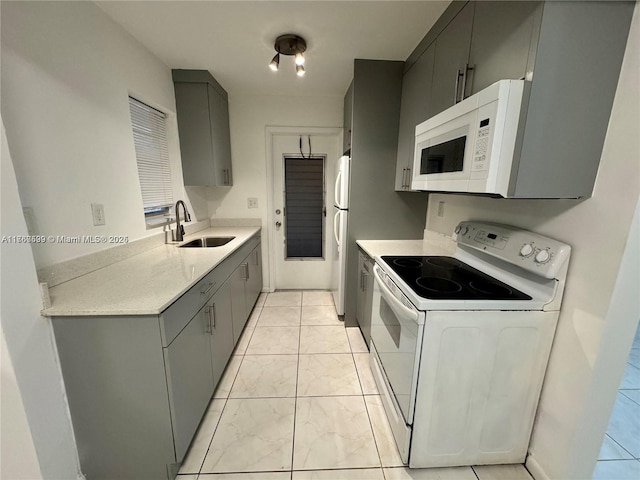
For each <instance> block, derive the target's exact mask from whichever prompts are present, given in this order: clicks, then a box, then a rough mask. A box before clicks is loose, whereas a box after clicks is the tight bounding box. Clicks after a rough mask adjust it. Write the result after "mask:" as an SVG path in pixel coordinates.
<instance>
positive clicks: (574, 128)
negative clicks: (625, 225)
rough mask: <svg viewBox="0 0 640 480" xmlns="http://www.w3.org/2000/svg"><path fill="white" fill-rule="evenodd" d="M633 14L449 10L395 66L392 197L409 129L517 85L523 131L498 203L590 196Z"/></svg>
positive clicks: (591, 5)
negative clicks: (398, 98)
mask: <svg viewBox="0 0 640 480" xmlns="http://www.w3.org/2000/svg"><path fill="white" fill-rule="evenodd" d="M634 5H635V4H634V2H631V1H619V2H610V1H593V2H536V1H522V2H504V1H486V2H485V1H483V2H467V3H464V2H452V3H451V4H450V5H449V7H448V8H447V10H446V11H445V12H444V14H443V15H442V16H441V18H440V19H438V21H437V22H436V23H435V25H434V26H433V27H432V28H431V30H430V31H429V32H427V35H426V36H425V37H424V39H423V40H422V41H421V42H420V44H419V45H418V46H417V47H416V49H415V50H414V52H413V53H412V54H411V55H410V56H409V58H408V59H407V62H406V65H405V75H404V76H405V78H404V79H403V92H402V110H401V113H400V118H401V120H400V127H399V131H398V151H397V164H396V184H395V188H396V190H408V189H409V188H407V187H406V185H407V181H406V174H407V170H406V169H408V168H410V167H411V164H410V163H409V165H407V158H408V157H412V156H413V150H414V138H413V135H410V134H409V131H410V130H413V129H414V128H415V126H416V125H417V124H419V123H421V122H422V121H424V120H427V119H428V118H430V117H432V116H434V115H436V114H438V113H440V112H441V111H442V110H444V109H446V108H447V107H450V106H452V105H454V104H455V103H456V102H458V101H460V100H461V99H463V98H464V97H468V96H470V95H473V94H474V93H477V92H478V91H480V90H482V89H484V88H486V87H487V86H489V85H491V84H492V83H495V82H496V81H498V80H502V79H521V78H524V79H526V80H527V82H526V83H525V93H524V98H523V105H522V107H523V108H522V111H521V119H520V120H521V121H520V125H522V126H523V127H522V128H521V129H520V130H519V132H518V138H517V140H516V152H515V155H514V160H513V166H512V169H513V172H512V173H511V176H510V178H511V179H512V182H511V183H512V184H511V185H510V186H509V193H508V195H507V196H508V197H510V198H579V197H588V196H590V195H591V192H592V190H593V185H594V182H595V177H596V174H597V171H598V166H599V162H600V157H601V155H602V147H603V144H604V137H605V134H606V131H607V127H608V121H609V116H610V113H611V107H612V104H613V97H614V95H615V91H616V87H617V81H618V77H619V74H620V66H621V64H622V57H623V55H624V49H625V46H626V41H627V37H628V33H629V26H630V23H631V17H632V15H633V8H634ZM432 48H433V49H434V53H433V55H434V59H433V74H432V84H431V91H430V96H429V97H428V100H427V102H426V107H423V108H424V111H423V112H424V113H423V114H422V115H420V114H419V112H416V111H414V110H415V109H416V108H417V107H416V105H423V104H424V101H425V100H424V98H423V97H421V96H420V94H419V93H418V92H419V90H418V89H417V88H416V87H415V86H414V83H415V82H416V80H415V78H416V77H418V76H419V74H418V73H417V72H416V71H414V70H415V68H416V67H418V68H419V67H420V64H419V62H425V60H423V58H425V59H427V58H428V56H427V55H428V54H429V49H432ZM425 65H426V62H425ZM422 95H424V93H422ZM414 122H416V123H414ZM541 178H544V180H542V181H541ZM403 185H404V186H403Z"/></svg>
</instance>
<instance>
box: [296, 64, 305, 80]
mask: <svg viewBox="0 0 640 480" xmlns="http://www.w3.org/2000/svg"><path fill="white" fill-rule="evenodd" d="M296 75H298V76H299V77H303V76H304V67H303V66H302V65H296Z"/></svg>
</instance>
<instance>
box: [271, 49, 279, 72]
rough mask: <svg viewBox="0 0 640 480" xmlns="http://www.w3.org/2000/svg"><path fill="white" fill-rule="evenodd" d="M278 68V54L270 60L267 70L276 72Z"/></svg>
mask: <svg viewBox="0 0 640 480" xmlns="http://www.w3.org/2000/svg"><path fill="white" fill-rule="evenodd" d="M279 66H280V54H279V53H276V54H275V56H274V57H273V59H272V60H271V63H270V64H269V68H270V69H271V70H272V71H274V72H277V71H278V67H279Z"/></svg>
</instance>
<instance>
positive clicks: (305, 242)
mask: <svg viewBox="0 0 640 480" xmlns="http://www.w3.org/2000/svg"><path fill="white" fill-rule="evenodd" d="M284 171H285V173H284V176H285V212H286V217H285V218H286V224H285V226H286V247H287V252H286V253H287V255H286V257H287V258H322V257H323V254H324V252H323V245H324V242H323V223H324V222H323V221H324V210H323V209H324V158H322V157H312V158H290V157H285V159H284Z"/></svg>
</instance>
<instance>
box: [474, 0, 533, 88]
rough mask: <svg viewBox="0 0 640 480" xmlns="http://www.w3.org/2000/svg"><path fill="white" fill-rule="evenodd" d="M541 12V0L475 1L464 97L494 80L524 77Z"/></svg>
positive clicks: (529, 69) (531, 61)
mask: <svg viewBox="0 0 640 480" xmlns="http://www.w3.org/2000/svg"><path fill="white" fill-rule="evenodd" d="M541 14H542V3H541V2H524V1H521V2H493V1H487V2H475V12H474V15H473V34H472V36H471V51H470V53H469V67H470V70H469V71H468V72H467V77H468V78H467V89H466V92H465V97H467V96H470V95H473V94H474V93H477V92H479V91H480V90H482V89H484V88H486V87H488V86H489V85H491V84H492V83H495V82H496V81H498V80H502V79H505V78H510V79H519V78H525V77H526V76H527V71H531V70H532V68H533V57H534V55H533V54H531V55H530V52H531V50H532V47H533V45H535V42H534V38H535V37H536V35H535V33H536V31H537V28H539V21H540V15H541ZM533 48H535V47H533ZM531 53H533V52H531Z"/></svg>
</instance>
